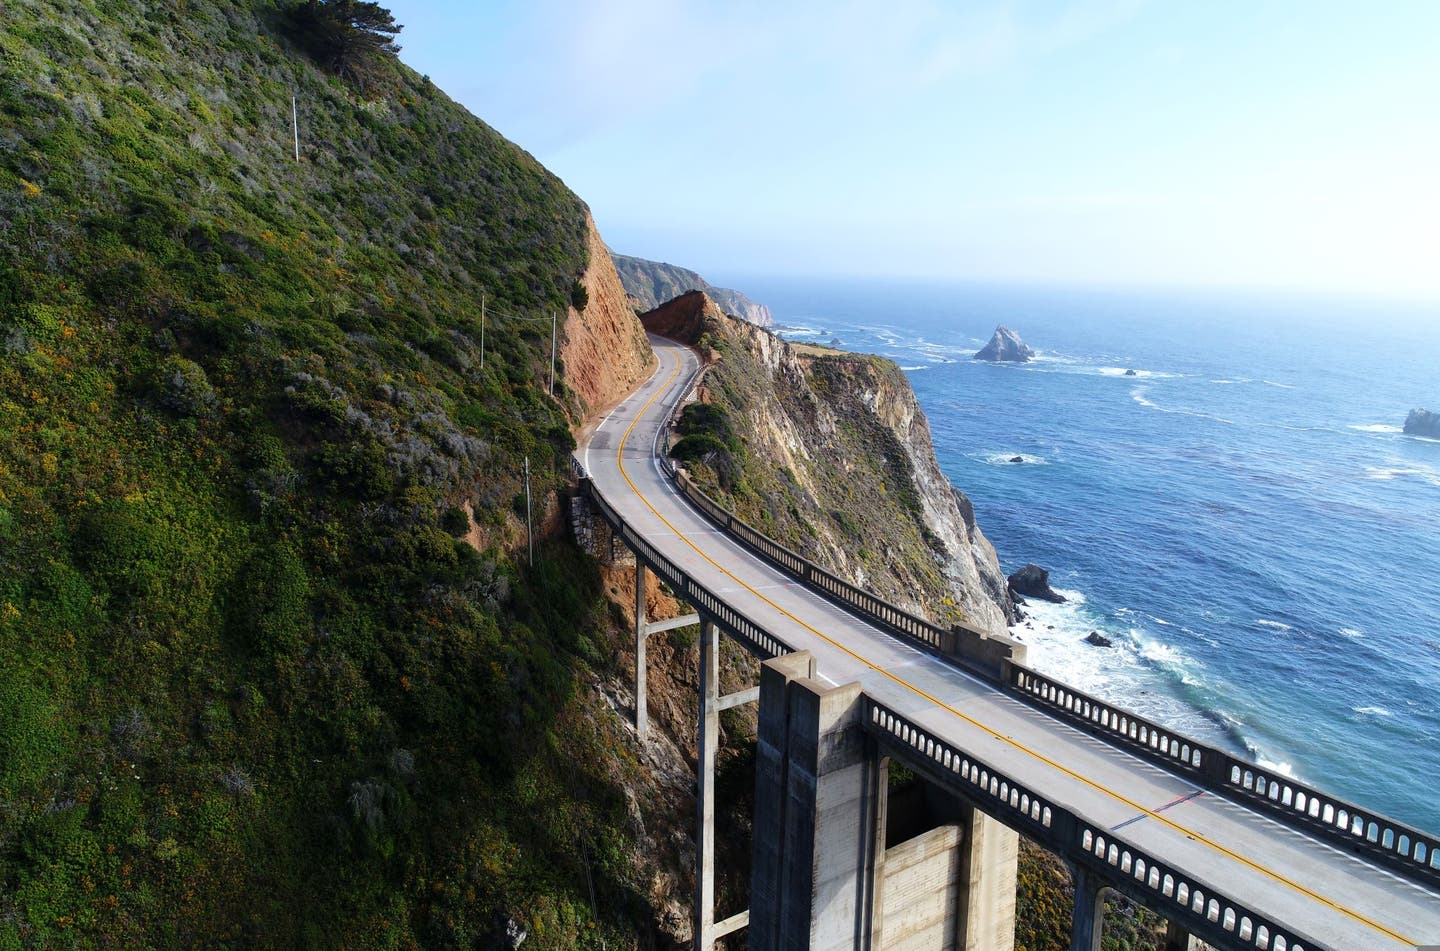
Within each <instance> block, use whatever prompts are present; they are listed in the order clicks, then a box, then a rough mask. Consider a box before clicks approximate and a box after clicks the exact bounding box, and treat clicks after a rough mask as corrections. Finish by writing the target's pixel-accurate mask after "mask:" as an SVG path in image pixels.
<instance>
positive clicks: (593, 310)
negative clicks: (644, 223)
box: [560, 212, 655, 422]
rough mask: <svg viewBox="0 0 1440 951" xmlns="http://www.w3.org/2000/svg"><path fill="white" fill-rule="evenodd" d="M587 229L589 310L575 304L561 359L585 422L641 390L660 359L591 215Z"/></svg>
mask: <svg viewBox="0 0 1440 951" xmlns="http://www.w3.org/2000/svg"><path fill="white" fill-rule="evenodd" d="M585 228H586V232H585V250H586V254H587V259H586V265H585V272H584V273H583V274H582V275H581V277H580V279H579V284H580V286H581V287H583V288H584V290H585V293H584V294H583V295H581V298H580V299H581V301H583V303H584V306H583V307H581V308H577V307H576V306H575V304H574V303H573V302H572V304H571V306H570V308H569V310H568V311H567V312H566V315H565V332H564V335H563V337H562V340H561V343H560V359H561V361H562V363H563V365H564V368H565V373H564V377H565V382H566V384H567V385H568V386H569V387H570V389H571V391H572V392H573V393H574V394H575V396H577V397H578V398H579V400H580V407H579V410H580V416H581V419H582V421H583V422H588V421H589V420H590V419H592V418H593V417H594V416H595V415H596V414H597V413H598V412H599V411H601V410H603V409H604V408H606V407H608V406H611V405H613V404H614V403H616V402H617V401H619V400H620V399H621V398H622V397H624V396H625V395H626V394H627V393H629V392H630V391H631V390H634V389H635V388H636V387H637V386H639V385H640V383H641V381H642V380H644V379H645V375H646V373H648V372H649V371H650V369H651V368H652V367H653V366H654V365H655V355H654V354H653V353H652V352H651V350H650V342H649V341H648V340H646V339H645V328H644V327H642V326H640V321H638V320H636V319H635V312H634V310H633V309H632V308H631V307H630V303H629V301H628V300H627V299H626V297H625V288H624V287H623V286H622V285H621V283H620V276H619V274H617V273H616V271H615V264H614V262H613V261H612V260H611V258H610V251H609V249H607V248H606V247H605V242H604V241H603V240H601V238H600V232H599V231H597V230H596V229H595V219H594V218H593V217H591V216H590V214H589V213H588V212H587V213H586V215H585Z"/></svg>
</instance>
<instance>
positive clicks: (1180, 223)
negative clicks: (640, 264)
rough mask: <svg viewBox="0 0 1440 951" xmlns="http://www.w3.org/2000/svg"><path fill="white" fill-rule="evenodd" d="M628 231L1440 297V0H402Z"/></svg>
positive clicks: (868, 254) (866, 260) (988, 275)
mask: <svg viewBox="0 0 1440 951" xmlns="http://www.w3.org/2000/svg"><path fill="white" fill-rule="evenodd" d="M390 7H391V9H392V10H393V11H394V13H395V15H396V19H397V20H398V21H399V22H401V23H403V24H404V25H405V30H404V32H403V33H402V34H401V36H400V38H399V40H400V43H401V45H402V46H403V48H404V49H403V52H402V53H401V57H402V58H403V59H404V60H405V61H406V62H407V63H408V64H409V65H410V66H412V67H413V68H414V69H416V70H418V71H419V72H421V73H424V74H426V75H429V76H430V77H431V78H432V79H433V80H434V81H435V82H436V83H437V84H438V85H439V86H440V87H441V88H442V89H444V90H445V91H446V92H448V93H449V94H450V95H451V96H452V97H453V98H455V99H456V100H458V101H459V102H461V103H462V104H464V105H465V106H466V107H468V108H469V109H470V110H471V111H472V112H473V113H475V114H476V115H478V116H479V117H480V118H482V119H484V120H485V121H486V122H488V123H489V124H490V125H492V126H494V127H495V128H496V129H498V130H499V131H500V132H501V133H503V134H504V135H505V136H507V137H508V138H510V139H512V140H513V141H515V142H516V143H518V144H519V145H520V146H522V147H523V148H525V149H527V150H528V151H529V152H531V153H532V154H533V155H535V156H536V158H538V159H539V160H540V161H541V162H542V163H544V164H545V165H546V167H548V168H549V169H551V170H552V171H553V172H555V173H556V174H557V175H559V176H560V177H561V178H562V179H564V180H565V182H566V183H567V184H568V185H569V186H570V187H571V188H573V189H574V190H575V191H576V192H577V193H578V194H579V195H580V196H581V197H582V198H583V199H585V201H586V202H588V203H589V205H590V207H591V210H592V211H593V212H594V215H595V218H596V221H597V223H598V225H599V227H600V230H601V234H602V235H603V236H604V237H605V239H606V241H607V243H608V244H609V245H610V246H611V248H612V249H614V250H617V251H620V252H622V253H626V254H634V255H638V256H641V257H648V258H653V259H657V260H664V261H669V262H672V263H676V264H681V265H684V266H686V267H691V268H694V269H696V270H698V271H700V272H701V273H702V274H704V275H705V276H706V277H708V278H709V279H710V280H712V281H717V282H719V281H722V280H723V279H726V278H727V276H728V275H743V274H792V275H835V274H846V275H853V276H888V277H895V278H928V279H940V280H984V281H1005V282H1023V283H1052V284H1075V283H1083V284H1090V283H1097V284H1121V285H1124V284H1160V285H1183V286H1206V285H1215V286H1222V287H1250V286H1260V287H1273V288H1292V289H1301V290H1307V291H1343V292H1348V293H1360V294H1381V295H1384V296H1398V297H1417V298H1421V299H1427V300H1428V299H1436V300H1440V2H1434V0H1413V2H1407V0H1385V2H1382V3H1361V2H1348V3H1338V2H1328V0H1303V2H1302V0H1292V2H1280V0H1275V2H1256V0H1234V2H1232V0H1205V2H1203V3H1179V2H1168V0H1167V2H1144V0H1075V2H1068V3H1066V2H1021V0H1012V2H1004V0H994V2H992V0H966V2H962V0H944V2H942V0H934V2H931V0H886V2H883V3H876V2H849V0H823V2H812V0H783V2H777V0H764V2H753V0H729V2H716V3H710V2H691V3H675V2H665V0H590V2H584V0H516V2H512V0H494V2H486V3H475V2H469V0H467V2H461V0H393V2H391V3H390Z"/></svg>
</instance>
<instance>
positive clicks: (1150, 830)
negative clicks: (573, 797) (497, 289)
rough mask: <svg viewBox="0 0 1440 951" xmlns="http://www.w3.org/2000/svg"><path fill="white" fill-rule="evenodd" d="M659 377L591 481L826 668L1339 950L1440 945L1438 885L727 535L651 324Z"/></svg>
mask: <svg viewBox="0 0 1440 951" xmlns="http://www.w3.org/2000/svg"><path fill="white" fill-rule="evenodd" d="M650 339H651V343H652V345H653V346H654V347H655V351H656V354H657V356H658V357H659V366H658V368H657V370H656V371H655V373H654V375H653V376H651V377H650V379H648V380H647V381H646V382H645V383H644V384H642V385H641V386H640V388H639V389H637V390H636V391H635V392H634V393H632V394H631V395H630V396H629V397H627V398H626V399H625V400H624V401H623V402H622V403H620V404H619V405H618V406H616V407H615V408H614V409H613V410H612V411H611V412H610V414H609V415H608V416H606V417H605V419H604V420H602V421H601V423H600V424H599V425H598V426H596V427H595V428H594V430H593V431H592V432H591V434H590V435H589V437H588V438H587V439H586V440H585V442H584V443H583V444H582V446H581V447H580V450H579V455H580V457H581V461H582V462H583V464H584V466H585V469H586V471H587V472H588V473H589V475H590V477H591V479H592V480H593V484H594V487H595V489H596V490H597V491H598V492H599V493H600V494H601V495H603V496H604V498H605V499H606V500H607V501H608V502H609V503H610V504H611V506H613V507H614V508H615V510H616V511H617V512H618V513H619V514H620V516H621V517H622V518H624V519H625V521H626V522H627V523H629V524H630V525H632V526H634V527H635V528H636V529H637V530H639V531H641V532H642V533H643V534H644V536H645V538H646V539H647V540H648V541H649V542H650V543H651V544H652V545H653V546H655V548H656V549H658V550H659V551H660V552H661V553H662V554H663V555H664V556H665V557H666V558H668V559H669V560H671V561H672V562H674V563H675V564H676V565H678V566H679V567H681V568H682V569H683V570H684V571H686V572H687V573H689V574H690V575H691V576H692V577H694V578H696V579H697V580H699V581H700V582H701V583H703V584H704V585H705V586H706V587H708V588H709V589H710V590H711V591H713V592H715V593H716V594H717V595H718V596H720V597H722V598H724V599H725V600H726V601H728V602H729V603H730V604H731V606H732V607H734V608H735V609H736V610H738V611H740V612H742V613H744V614H745V615H746V616H748V617H749V618H751V619H752V620H754V621H755V622H757V623H759V624H760V625H762V626H763V627H765V628H766V629H767V630H769V631H771V632H772V633H773V634H775V635H776V636H777V637H779V638H781V639H782V640H784V641H785V642H786V643H788V644H790V645H792V646H793V647H794V648H795V649H797V650H808V651H810V652H811V653H812V654H813V655H814V657H815V660H816V666H817V670H818V673H819V676H820V678H821V679H822V680H825V681H827V682H830V683H833V684H842V683H850V682H852V681H858V682H859V683H860V684H861V685H862V687H863V688H864V690H865V692H866V693H868V694H870V695H871V696H872V697H874V698H875V699H876V700H878V701H880V702H881V703H883V704H885V705H886V706H887V707H889V708H890V709H892V710H894V711H896V712H898V713H900V714H902V715H904V716H906V717H909V718H910V719H912V720H914V721H915V722H916V723H917V724H918V725H920V726H922V727H923V728H925V729H927V730H931V731H934V732H935V734H936V735H937V736H940V737H943V738H945V739H946V740H947V741H949V742H950V743H952V744H954V745H955V746H956V747H958V748H961V749H965V750H968V751H970V752H971V753H972V754H973V755H975V756H977V757H979V758H981V759H983V760H987V761H989V762H992V763H994V764H995V765H996V767H997V768H1000V769H1003V770H1005V771H1006V772H1007V773H1009V774H1010V775H1011V776H1012V777H1013V778H1014V779H1015V780H1016V781H1018V782H1020V783H1022V784H1024V785H1026V786H1028V787H1029V788H1031V789H1034V790H1035V791H1036V792H1038V793H1040V794H1042V795H1044V796H1046V797H1047V798H1048V799H1050V800H1052V801H1054V802H1056V803H1057V804H1059V805H1062V806H1064V807H1066V808H1068V809H1070V810H1071V811H1073V812H1074V813H1076V814H1077V815H1079V816H1081V817H1083V818H1084V819H1086V820H1087V821H1089V822H1090V823H1092V824H1094V825H1095V826H1098V827H1100V828H1108V829H1115V828H1118V827H1120V826H1123V827H1124V831H1123V835H1124V837H1125V838H1126V839H1128V840H1130V841H1131V842H1132V843H1134V844H1135V845H1136V846H1138V847H1139V848H1141V849H1144V850H1146V851H1148V852H1149V853H1151V854H1152V855H1154V856H1155V857H1157V858H1159V859H1162V860H1164V861H1165V862H1167V863H1169V864H1171V865H1172V866H1174V867H1175V868H1176V869H1178V870H1180V871H1182V872H1184V873H1186V874H1189V875H1193V876H1194V877H1195V878H1196V879H1198V880H1201V881H1205V882H1208V883H1210V884H1211V885H1212V886H1214V887H1216V888H1218V889H1220V890H1221V891H1223V892H1225V893H1228V894H1229V895H1231V896H1234V897H1235V898H1237V899H1240V900H1242V901H1243V902H1244V903H1245V904H1247V905H1248V906H1249V907H1251V908H1252V909H1253V910H1254V911H1256V912H1258V913H1260V914H1263V915H1266V916H1268V917H1270V918H1272V919H1273V920H1275V921H1278V922H1284V923H1286V924H1287V925H1289V926H1291V927H1293V928H1295V929H1296V931H1298V932H1300V933H1303V934H1305V935H1306V936H1307V937H1309V938H1310V939H1312V940H1313V941H1315V942H1318V943H1319V944H1320V945H1323V946H1326V947H1330V948H1333V949H1336V951H1370V949H1376V951H1389V949H1399V948H1415V947H1417V946H1422V945H1426V944H1440V894H1437V893H1436V892H1433V891H1430V890H1427V889H1425V888H1423V887H1422V886H1420V885H1418V884H1416V883H1414V882H1411V881H1409V880H1407V879H1404V878H1402V877H1400V876H1398V875H1396V874H1394V873H1392V872H1390V871H1388V870H1386V869H1383V868H1380V867H1378V866H1376V865H1373V864H1370V863H1369V862H1367V861H1365V860H1364V859H1362V858H1359V857H1356V856H1354V855H1352V854H1350V853H1346V852H1342V851H1340V850H1338V849H1336V848H1334V847H1332V846H1330V845H1328V844H1326V843H1324V842H1321V841H1318V840H1315V839H1312V838H1310V837H1308V836H1306V835H1304V834H1302V833H1301V832H1299V831H1297V830H1295V829H1292V828H1290V827H1289V826H1286V825H1283V824H1281V823H1280V822H1277V821H1276V820H1274V819H1272V818H1269V817H1267V816H1264V815H1262V814H1260V813H1257V812H1255V811H1252V810H1251V809H1248V808H1246V807H1245V806H1243V805H1240V804H1238V803H1236V802H1234V801H1231V800H1229V799H1226V798H1224V797H1222V796H1220V795H1217V794H1215V793H1211V792H1206V791H1203V790H1201V789H1200V788H1199V787H1197V786H1195V785H1193V784H1191V783H1189V782H1187V781H1185V780H1184V779H1182V778H1180V777H1179V776H1176V775H1175V774H1172V773H1169V772H1167V771H1165V770H1163V769H1161V768H1159V767H1157V766H1155V765H1153V764H1151V763H1149V762H1147V761H1145V760H1142V759H1139V758H1137V757H1135V756H1132V755H1130V754H1128V753H1126V752H1124V751H1122V750H1120V749H1117V748H1115V747H1113V746H1110V745H1108V744H1106V743H1104V742H1102V741H1101V740H1098V739H1096V738H1095V737H1093V736H1090V735H1088V734H1086V733H1082V732H1080V731H1079V730H1076V729H1074V728H1073V727H1070V726H1068V725H1066V724H1064V723H1062V722H1060V721H1058V720H1056V719H1052V718H1051V717H1049V716H1047V715H1045V714H1044V713H1042V712H1040V711H1038V710H1036V709H1034V708H1033V707H1030V706H1028V705H1026V704H1024V703H1022V702H1020V701H1019V700H1017V699H1015V698H1013V697H1011V696H1008V695H1006V694H1004V693H1002V692H1001V691H1000V690H998V689H996V688H995V687H994V686H993V685H991V684H989V683H987V682H984V681H982V680H979V679H977V678H975V677H973V676H971V675H969V674H966V673H964V672H962V671H960V670H958V669H956V668H955V667H953V666H951V665H949V664H946V663H945V662H943V661H941V660H940V659H938V658H936V657H934V656H932V655H930V654H927V653H924V652H921V651H920V650H917V649H916V648H914V647H911V646H910V645H908V644H906V643H904V642H902V641H900V640H898V639H896V638H895V637H893V636H891V635H889V634H887V633H885V632H883V631H881V630H879V629H878V628H876V627H874V626H872V625H870V624H868V623H866V622H864V621H862V620H860V619H858V618H856V617H855V616H853V615H851V614H849V613H847V612H846V611H844V610H843V609H842V608H840V607H838V606H836V605H835V604H833V603H832V602H830V601H828V600H826V599H824V598H822V597H820V596H819V595H817V594H815V593H813V592H811V591H809V590H808V589H806V588H805V587H804V586H802V585H801V584H800V583H799V582H797V581H795V580H794V579H792V578H790V577H789V576H787V575H785V574H784V573H782V572H780V571H779V570H778V569H775V568H773V567H771V566H769V565H768V564H766V563H765V562H763V561H761V560H760V559H759V558H757V557H755V556H754V555H752V554H751V553H749V552H748V551H747V550H745V549H744V548H742V547H741V546H740V545H739V544H738V543H736V542H734V541H732V540H731V539H729V538H728V537H727V536H725V534H724V533H722V532H721V531H720V530H719V529H717V528H716V527H715V526H714V524H713V523H711V522H710V521H708V520H707V519H706V518H705V517H704V516H703V515H702V514H700V513H699V512H698V511H696V510H694V509H693V508H692V507H691V506H690V504H689V503H688V502H687V501H686V500H685V499H684V498H683V497H682V496H681V495H680V494H679V493H678V492H677V491H676V489H675V488H674V486H673V485H672V484H671V483H670V482H669V480H667V479H666V478H665V476H664V475H663V473H662V472H661V470H660V467H659V465H658V463H657V461H656V459H655V458H654V455H653V446H654V441H655V440H654V437H655V433H656V431H657V430H658V428H659V426H660V424H661V423H662V422H663V421H664V419H665V418H666V417H667V416H668V415H669V414H670V412H671V411H672V410H673V407H674V405H675V403H676V401H678V400H679V399H681V398H682V397H683V395H684V390H685V384H686V383H687V382H688V381H689V380H690V378H691V377H692V376H693V374H694V373H695V372H696V370H697V369H698V362H697V358H696V356H695V354H694V352H693V351H691V350H690V349H689V348H687V347H684V346H681V345H680V344H677V343H675V342H673V341H670V340H666V339H664V338H661V337H655V336H653V335H652V336H651V338H650Z"/></svg>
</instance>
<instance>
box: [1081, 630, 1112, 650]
mask: <svg viewBox="0 0 1440 951" xmlns="http://www.w3.org/2000/svg"><path fill="white" fill-rule="evenodd" d="M1085 643H1087V644H1094V645H1095V646H1096V647H1114V646H1115V642H1114V641H1112V640H1110V638H1108V637H1106V636H1105V635H1104V634H1101V633H1100V632H1099V631H1091V632H1090V633H1089V634H1088V635H1087V636H1086V638H1085Z"/></svg>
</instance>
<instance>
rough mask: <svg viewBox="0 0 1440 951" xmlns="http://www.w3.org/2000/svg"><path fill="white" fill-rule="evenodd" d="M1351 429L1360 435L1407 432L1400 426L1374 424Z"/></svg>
mask: <svg viewBox="0 0 1440 951" xmlns="http://www.w3.org/2000/svg"><path fill="white" fill-rule="evenodd" d="M1350 428H1351V429H1353V430H1355V431H1356V432H1359V433H1403V432H1404V431H1405V430H1403V429H1401V428H1400V427H1399V426H1391V425H1390V424H1389V423H1373V424H1371V425H1369V426H1351V427H1350Z"/></svg>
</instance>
